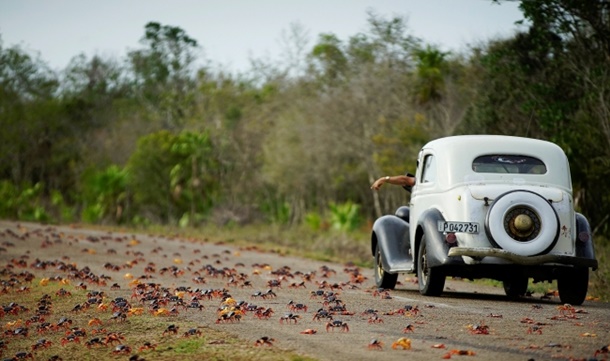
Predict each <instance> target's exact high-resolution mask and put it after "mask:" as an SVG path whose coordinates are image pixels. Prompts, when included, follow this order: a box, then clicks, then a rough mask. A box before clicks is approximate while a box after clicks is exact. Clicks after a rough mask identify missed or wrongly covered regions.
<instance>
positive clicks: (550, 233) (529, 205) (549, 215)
mask: <svg viewBox="0 0 610 361" xmlns="http://www.w3.org/2000/svg"><path fill="white" fill-rule="evenodd" d="M485 232H486V233H487V237H488V238H489V240H490V242H491V243H492V244H493V245H494V246H495V247H498V248H502V249H504V250H506V251H508V252H512V253H515V254H518V255H520V256H534V255H538V254H543V253H545V252H547V251H549V250H550V249H551V248H553V246H554V245H555V243H556V242H557V238H558V237H559V217H557V212H555V209H554V208H553V206H552V205H551V204H550V203H549V201H547V200H546V199H544V198H543V197H542V196H541V195H539V194H538V193H534V192H531V191H527V190H515V191H510V192H507V193H504V194H502V195H500V196H499V197H498V198H496V199H495V200H494V202H493V203H492V205H491V207H490V208H489V211H488V212H487V216H486V218H485Z"/></svg>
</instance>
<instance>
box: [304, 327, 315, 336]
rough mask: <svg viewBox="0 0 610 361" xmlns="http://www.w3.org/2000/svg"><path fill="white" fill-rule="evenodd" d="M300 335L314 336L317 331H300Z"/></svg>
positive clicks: (311, 329)
mask: <svg viewBox="0 0 610 361" xmlns="http://www.w3.org/2000/svg"><path fill="white" fill-rule="evenodd" d="M301 333H302V334H304V335H314V334H316V333H318V331H317V330H314V329H313V328H308V329H306V330H303V331H301Z"/></svg>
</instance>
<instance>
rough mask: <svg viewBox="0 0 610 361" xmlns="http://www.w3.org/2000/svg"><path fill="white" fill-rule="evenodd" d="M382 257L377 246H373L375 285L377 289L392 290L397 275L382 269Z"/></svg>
mask: <svg viewBox="0 0 610 361" xmlns="http://www.w3.org/2000/svg"><path fill="white" fill-rule="evenodd" d="M382 257H383V255H382V254H381V249H380V248H379V245H377V246H375V284H376V285H377V287H378V288H383V289H386V290H393V289H394V288H395V287H396V281H397V280H398V273H388V272H386V271H385V270H384V269H383V258H382Z"/></svg>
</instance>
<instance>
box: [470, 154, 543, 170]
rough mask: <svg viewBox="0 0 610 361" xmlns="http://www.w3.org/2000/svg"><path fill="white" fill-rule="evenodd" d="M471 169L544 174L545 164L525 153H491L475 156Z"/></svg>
mask: <svg viewBox="0 0 610 361" xmlns="http://www.w3.org/2000/svg"><path fill="white" fill-rule="evenodd" d="M472 170H473V171H475V172H477V173H518V174H545V173H546V165H545V164H544V163H543V162H542V161H541V160H540V159H538V158H534V157H530V156H527V155H502V154H492V155H483V156H480V157H477V158H476V159H475V160H474V161H473V162H472Z"/></svg>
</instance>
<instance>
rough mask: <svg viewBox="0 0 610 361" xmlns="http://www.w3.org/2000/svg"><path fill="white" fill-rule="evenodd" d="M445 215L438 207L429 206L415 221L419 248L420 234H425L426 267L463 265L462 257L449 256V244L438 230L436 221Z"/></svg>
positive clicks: (443, 219)
mask: <svg viewBox="0 0 610 361" xmlns="http://www.w3.org/2000/svg"><path fill="white" fill-rule="evenodd" d="M439 221H445V217H443V215H442V214H441V212H440V211H439V210H438V209H435V208H431V209H428V210H427V211H425V212H424V213H422V215H421V218H420V219H419V220H418V222H417V228H418V231H417V245H416V249H417V250H418V249H419V244H420V241H421V236H422V234H425V235H426V253H427V255H426V256H427V261H428V267H438V266H448V265H464V261H463V260H462V257H449V256H448V253H449V245H448V244H447V242H445V236H444V235H443V232H439V231H438V222H439Z"/></svg>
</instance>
